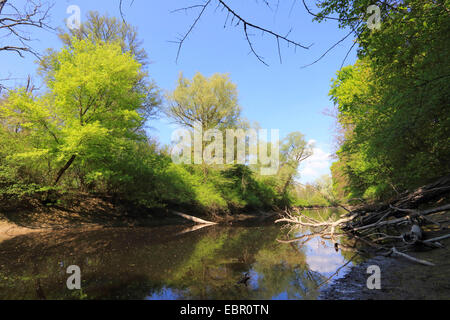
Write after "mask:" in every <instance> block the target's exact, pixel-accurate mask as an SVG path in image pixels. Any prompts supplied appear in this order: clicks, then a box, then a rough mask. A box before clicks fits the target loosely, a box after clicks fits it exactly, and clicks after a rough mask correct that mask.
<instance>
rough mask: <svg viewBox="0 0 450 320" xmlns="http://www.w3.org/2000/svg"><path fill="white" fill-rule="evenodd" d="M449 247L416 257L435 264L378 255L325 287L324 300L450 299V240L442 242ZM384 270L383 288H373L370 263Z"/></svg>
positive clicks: (322, 296)
mask: <svg viewBox="0 0 450 320" xmlns="http://www.w3.org/2000/svg"><path fill="white" fill-rule="evenodd" d="M441 243H442V244H443V245H444V246H445V247H446V248H444V249H436V250H427V251H416V252H413V253H411V255H414V257H415V258H418V259H423V260H427V261H430V262H433V263H434V264H435V266H434V267H431V266H423V265H420V264H416V263H413V262H411V261H408V260H404V259H402V258H400V257H385V256H381V255H380V256H376V257H373V258H371V259H369V260H367V261H366V262H364V263H362V264H359V265H356V266H353V267H352V268H351V269H350V271H349V272H348V273H347V274H346V275H345V276H344V277H342V278H340V279H338V280H336V281H334V282H333V283H332V284H331V286H329V287H328V288H327V289H325V290H324V291H323V292H322V294H321V296H320V299H323V300H448V299H450V278H449V276H448V275H449V274H450V250H448V246H450V239H447V240H444V241H442V242H441ZM374 265H375V266H379V267H380V269H381V289H380V290H369V289H368V288H367V279H368V277H369V276H370V274H368V273H367V268H368V267H369V266H374Z"/></svg>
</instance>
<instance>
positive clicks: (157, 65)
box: [0, 0, 356, 182]
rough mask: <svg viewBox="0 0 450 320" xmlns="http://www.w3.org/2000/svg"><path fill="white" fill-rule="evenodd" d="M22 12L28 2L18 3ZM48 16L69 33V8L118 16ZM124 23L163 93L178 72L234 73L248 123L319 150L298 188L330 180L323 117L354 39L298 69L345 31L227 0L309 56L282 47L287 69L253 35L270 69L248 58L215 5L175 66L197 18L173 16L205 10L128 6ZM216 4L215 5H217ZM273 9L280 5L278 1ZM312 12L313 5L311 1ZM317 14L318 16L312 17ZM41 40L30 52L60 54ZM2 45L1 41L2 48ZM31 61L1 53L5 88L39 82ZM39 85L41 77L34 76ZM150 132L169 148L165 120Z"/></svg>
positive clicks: (105, 8)
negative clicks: (133, 30)
mask: <svg viewBox="0 0 450 320" xmlns="http://www.w3.org/2000/svg"><path fill="white" fill-rule="evenodd" d="M17 2H18V3H19V4H20V3H21V2H23V0H19V1H17ZM55 2H56V3H55V6H54V7H53V9H52V10H51V12H50V13H51V25H53V26H60V27H64V26H65V23H64V19H66V18H67V17H69V14H67V13H66V10H67V8H68V6H69V5H78V6H79V7H80V8H81V12H82V19H83V18H84V16H85V14H86V13H87V12H88V11H90V10H96V11H99V12H100V13H102V14H109V15H110V16H119V10H118V2H119V1H118V0H117V1H116V0H95V1H92V0H90V1H88V0H71V1H68V0H58V1H55ZM124 2H125V6H124V12H125V14H126V18H127V21H128V22H129V23H130V24H132V25H134V26H136V27H137V28H138V31H139V35H140V38H141V39H142V40H143V42H144V47H145V49H146V51H147V52H148V54H149V57H150V60H151V62H152V63H151V65H150V66H149V73H150V76H151V78H153V79H154V80H155V82H156V83H157V85H158V86H159V87H160V88H161V89H162V90H163V91H168V90H173V89H174V88H175V85H176V81H177V78H178V75H179V73H180V72H183V73H184V75H185V76H186V77H192V76H193V75H194V74H195V72H197V71H199V72H201V73H203V74H204V75H207V76H209V75H212V74H213V73H215V72H220V73H229V74H230V76H231V79H232V81H233V82H235V83H236V84H237V87H238V90H239V99H240V105H241V106H242V108H243V114H244V116H245V117H246V118H248V120H250V121H251V122H253V121H256V122H258V123H259V124H260V125H261V127H262V128H265V129H280V134H281V136H285V135H286V134H287V133H289V132H292V131H300V132H302V133H303V134H305V136H306V138H307V139H308V140H314V141H315V142H316V146H317V147H316V150H315V155H314V156H313V158H312V159H310V160H309V161H307V163H305V164H304V165H303V166H302V168H301V182H311V181H313V180H314V179H316V178H317V177H319V176H320V175H322V174H326V173H328V172H329V166H330V164H331V161H332V160H331V159H330V157H329V155H330V154H331V153H332V151H333V124H334V120H333V119H332V118H330V117H329V116H326V115H324V114H323V112H324V110H325V109H327V108H331V107H332V103H331V102H330V100H329V97H328V91H329V88H330V81H331V79H332V78H333V77H334V76H335V74H336V71H337V70H338V69H339V68H340V66H341V63H342V60H343V58H344V57H345V55H346V53H347V50H348V49H349V48H350V47H351V45H352V39H348V40H346V41H344V42H343V43H342V44H340V45H339V46H337V47H336V48H335V49H334V50H333V51H332V52H331V53H330V54H328V55H327V56H326V57H325V58H324V59H322V60H321V61H320V62H318V63H316V64H314V65H312V66H310V67H308V68H301V67H302V66H303V65H306V64H309V63H311V62H312V61H314V60H315V59H317V58H318V57H319V56H320V55H321V54H322V53H323V52H324V51H325V50H326V49H328V47H330V46H331V45H332V44H334V42H336V41H337V40H339V39H341V38H342V37H343V36H344V35H345V34H346V32H347V31H346V30H340V29H338V27H337V24H336V22H334V21H329V22H326V23H321V24H318V23H317V22H312V17H311V16H310V15H309V14H308V13H307V12H306V10H305V9H304V8H303V5H302V3H301V1H296V2H295V5H294V7H293V10H292V12H291V13H290V10H291V6H292V4H293V2H292V1H291V0H280V6H279V8H278V10H276V8H272V9H270V8H267V7H266V6H265V5H264V2H263V1H254V0H229V1H228V3H229V5H230V7H232V8H233V9H235V10H236V12H239V14H240V15H241V16H242V17H244V18H246V19H247V20H248V21H250V22H254V23H255V24H262V25H264V26H266V27H267V28H268V29H271V30H273V31H276V32H279V33H280V34H286V33H287V32H288V31H289V30H290V29H291V28H292V31H291V34H290V37H291V38H293V39H295V40H296V41H298V42H301V43H302V44H305V45H310V44H312V46H311V48H310V49H309V50H303V49H297V50H296V52H294V50H293V48H292V46H291V48H287V46H286V45H285V44H283V43H281V51H282V63H280V61H279V57H278V50H277V43H276V40H275V39H274V38H271V37H270V36H269V35H267V34H266V35H264V36H262V35H261V33H259V32H250V33H251V34H252V35H251V39H252V42H253V44H254V46H255V49H256V50H257V52H258V53H259V54H260V55H261V56H263V57H264V58H265V61H266V62H267V63H268V64H269V67H267V66H265V65H264V64H262V63H261V62H259V61H258V60H257V59H256V57H255V56H254V55H252V54H249V52H250V49H249V47H248V44H247V42H246V40H245V36H244V33H243V32H242V27H233V26H229V25H228V26H227V27H226V28H224V23H225V20H226V13H225V12H222V11H221V9H217V10H215V9H216V6H215V5H213V6H211V7H210V8H209V10H207V11H206V12H205V15H204V16H203V18H202V19H201V20H200V22H199V24H198V25H197V27H196V29H194V31H193V32H192V34H191V35H190V36H189V38H188V39H187V40H186V42H185V44H184V46H183V48H182V50H181V53H180V57H179V60H178V62H176V61H175V60H176V55H177V45H176V44H173V43H171V42H170V41H174V40H176V39H177V38H178V37H179V36H180V35H181V34H183V33H184V32H186V31H187V30H188V28H189V27H190V24H191V23H192V22H193V19H195V17H196V13H197V11H195V10H192V11H187V12H184V11H182V12H178V13H171V11H173V10H175V9H178V8H182V7H186V6H190V5H193V4H199V3H202V2H201V0H199V1H187V0H171V1H162V0H135V1H134V4H133V5H132V6H131V7H130V6H129V4H130V3H131V0H128V1H127V0H124ZM213 2H214V1H213ZM273 3H276V1H273ZM307 3H309V4H310V8H311V9H315V7H314V5H313V3H314V1H312V0H310V1H307ZM315 11H317V10H315ZM31 36H32V38H34V39H36V41H34V43H33V47H34V48H35V49H36V50H38V51H40V52H44V50H45V49H46V48H50V47H51V48H59V47H61V43H60V41H59V40H58V39H57V36H56V34H54V33H52V32H47V31H38V32H36V31H33V33H32V34H31ZM0 42H3V40H0ZM35 60H36V58H35V57H34V56H31V55H28V56H26V57H25V58H23V59H22V58H20V57H18V56H16V55H15V54H13V53H4V52H3V53H0V79H3V78H6V77H8V75H13V77H14V79H16V80H13V81H11V82H9V83H8V85H10V86H13V85H16V84H17V85H19V84H23V83H24V82H25V78H26V76H27V75H28V74H32V75H34V74H35V71H36V65H35V63H34V61H35ZM355 60H356V54H355V52H352V53H351V54H350V55H349V57H348V58H347V61H346V64H352V63H354V62H355ZM34 78H35V79H36V80H38V77H37V76H34ZM150 125H151V126H152V127H153V129H151V130H150V131H149V133H150V134H151V135H152V136H156V137H158V139H159V140H160V141H161V143H163V144H164V143H169V142H170V138H171V134H172V131H173V126H172V125H171V124H170V123H169V122H168V121H167V120H165V119H161V120H158V121H153V122H152V123H150Z"/></svg>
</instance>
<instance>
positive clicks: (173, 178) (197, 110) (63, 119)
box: [0, 12, 328, 214]
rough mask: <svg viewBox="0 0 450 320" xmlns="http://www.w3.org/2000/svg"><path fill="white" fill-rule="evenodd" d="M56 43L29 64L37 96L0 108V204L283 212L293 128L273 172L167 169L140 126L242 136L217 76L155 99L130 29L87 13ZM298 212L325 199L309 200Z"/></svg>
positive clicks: (4, 102)
mask: <svg viewBox="0 0 450 320" xmlns="http://www.w3.org/2000/svg"><path fill="white" fill-rule="evenodd" d="M59 37H60V39H61V41H62V42H63V44H64V46H63V48H62V49H61V50H58V51H56V50H53V49H49V50H48V51H47V52H46V54H45V55H44V56H43V57H42V59H41V60H40V61H39V63H38V71H39V75H40V76H41V78H42V81H43V84H44V86H43V89H37V88H36V87H35V86H34V85H33V83H32V82H31V81H29V82H28V84H27V85H26V86H24V87H17V88H13V89H11V90H8V91H6V92H5V93H4V94H3V95H2V97H1V102H0V195H1V198H2V201H3V202H14V201H18V200H26V199H29V198H36V199H38V200H40V201H41V202H43V203H44V204H47V205H53V204H55V203H59V202H60V199H61V198H62V197H64V198H69V199H70V197H71V195H76V194H78V195H79V194H82V193H89V194H95V195H99V196H102V195H105V196H111V197H113V198H115V199H118V200H120V201H127V202H132V203H134V204H135V205H140V206H144V207H147V208H164V207H183V208H191V209H195V210H201V211H204V212H208V213H219V214H223V213H232V212H237V211H242V210H262V209H269V208H274V207H283V206H289V205H292V204H293V203H295V202H299V201H298V195H299V192H298V189H299V187H298V186H297V187H296V183H295V180H296V179H295V178H296V176H297V175H298V168H299V165H300V163H301V162H302V161H303V160H305V159H306V158H308V157H309V156H310V155H311V154H312V147H313V146H312V145H310V144H308V143H307V142H306V141H305V138H304V136H303V134H301V133H300V132H293V133H291V134H289V135H288V136H287V137H286V138H285V139H284V140H283V141H282V145H281V148H280V157H281V158H280V160H281V164H280V169H279V170H278V172H277V174H276V175H274V176H261V175H260V174H259V173H258V170H257V169H258V165H256V166H250V165H242V164H237V163H230V164H227V165H220V166H219V165H217V166H216V165H200V166H196V165H189V164H176V163H174V162H173V161H172V159H171V154H170V147H169V146H160V144H159V143H158V142H157V141H155V139H154V138H152V137H150V136H149V135H148V133H147V130H146V128H147V127H148V126H149V125H151V121H152V120H153V119H155V118H156V117H160V116H167V117H168V118H170V119H171V120H172V121H173V122H175V123H177V124H178V125H179V126H181V127H184V128H187V129H189V130H193V124H194V122H198V123H200V124H201V126H202V128H203V129H205V130H206V129H210V128H217V129H219V130H223V131H225V130H227V129H243V130H245V129H247V128H249V127H250V125H249V122H248V121H247V120H246V119H244V118H243V117H242V115H241V110H242V107H241V106H240V105H239V99H238V94H237V87H236V85H235V84H234V83H233V82H232V81H231V78H230V77H229V75H224V74H214V75H212V76H210V77H206V76H204V75H202V74H200V73H197V74H196V75H195V76H194V77H193V78H192V79H187V78H185V77H184V76H183V75H182V74H181V75H180V77H179V79H178V84H177V87H176V89H175V90H174V91H172V92H170V93H168V94H163V93H162V90H161V89H160V88H158V86H157V85H156V83H155V81H154V80H152V79H151V78H150V75H149V72H148V68H147V66H148V57H147V53H146V52H145V50H144V49H143V48H142V46H141V42H140V40H139V37H138V35H137V32H136V29H135V28H134V27H132V26H131V25H129V24H126V23H125V22H123V21H121V20H119V19H117V18H111V17H107V16H102V15H100V14H99V13H97V12H90V13H89V14H88V19H87V20H86V22H84V23H83V24H82V26H81V28H80V29H78V30H69V31H66V30H59ZM312 199H313V200H311V201H310V200H304V201H303V202H302V203H303V204H307V205H308V204H315V203H314V202H316V204H323V203H328V202H327V201H326V200H324V198H323V197H320V195H318V196H316V197H315V198H312Z"/></svg>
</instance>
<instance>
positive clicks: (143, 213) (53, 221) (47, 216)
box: [0, 194, 277, 240]
mask: <svg viewBox="0 0 450 320" xmlns="http://www.w3.org/2000/svg"><path fill="white" fill-rule="evenodd" d="M174 211H178V212H180V211H182V212H183V213H186V214H188V215H190V214H192V215H195V216H196V217H199V218H203V219H205V220H210V221H212V222H215V223H222V224H228V225H231V224H241V225H245V224H246V223H255V222H263V221H264V220H268V219H269V220H270V218H271V217H274V216H276V215H277V213H276V212H273V211H272V212H270V211H269V212H257V213H254V214H250V213H241V214H234V215H225V216H218V215H208V216H205V215H202V214H200V213H198V212H195V213H193V212H190V210H189V209H181V208H176V210H172V209H170V208H156V209H152V210H151V209H148V208H145V207H139V206H136V205H133V204H131V203H126V202H120V201H114V199H110V198H107V197H98V196H94V195H90V194H79V195H77V196H76V197H72V198H71V199H70V201H64V202H62V203H61V204H59V205H55V204H54V205H48V206H46V205H43V204H42V203H41V202H40V201H38V200H36V199H31V198H30V199H27V200H24V201H22V202H19V203H14V204H10V205H9V206H3V207H2V208H1V207H0V240H2V239H3V240H5V239H9V238H11V237H13V236H15V235H23V234H28V233H32V232H44V231H51V230H66V229H70V230H71V229H86V228H97V227H106V228H115V227H130V228H133V227H157V226H163V225H192V224H194V223H193V222H192V221H189V220H186V219H184V218H182V217H180V216H177V215H175V214H173V212H174Z"/></svg>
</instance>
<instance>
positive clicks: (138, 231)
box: [0, 209, 362, 300]
mask: <svg viewBox="0 0 450 320" xmlns="http://www.w3.org/2000/svg"><path fill="white" fill-rule="evenodd" d="M316 213H317V212H314V213H313V214H316ZM319 214H320V215H321V216H324V217H329V216H337V215H338V214H339V212H338V211H337V210H336V209H323V210H321V211H320V212H319ZM310 233H311V230H308V229H292V230H291V229H289V228H287V227H286V226H284V227H283V226H281V225H274V224H273V223H266V224H263V225H261V224H260V225H246V226H242V225H237V226H236V225H227V226H221V225H217V226H210V227H205V228H201V229H196V228H189V227H186V226H163V227H153V228H98V229H87V230H67V231H52V232H47V233H39V234H28V235H22V236H18V237H15V238H13V239H10V240H6V241H3V242H1V243H0V300H3V299H139V300H143V299H149V300H158V299H164V300H171V299H201V300H204V299H224V300H233V299H244V300H246V299H249V300H252V299H264V300H272V299H282V300H286V299H289V300H294V299H295V300H299V299H317V298H319V296H320V294H321V291H322V290H323V289H324V288H326V287H327V286H328V285H330V283H332V282H333V281H335V280H336V279H339V278H340V277H342V276H343V275H344V274H345V273H346V272H347V271H348V270H349V268H350V267H351V266H352V265H353V264H354V263H358V261H361V259H362V258H361V257H357V256H355V255H354V253H353V252H351V251H342V250H341V249H340V248H339V247H338V248H337V250H336V247H335V244H334V242H332V241H330V240H328V239H322V238H320V237H316V236H312V237H305V238H303V239H301V240H299V241H296V242H291V243H282V242H280V241H279V240H282V241H283V240H287V239H294V238H298V237H301V236H305V235H308V234H310ZM339 242H345V238H341V239H340V240H339ZM342 247H344V245H343V244H342ZM73 265H75V266H78V267H79V268H80V271H81V290H69V289H68V288H67V285H66V281H67V279H68V277H70V274H67V268H68V267H69V266H73Z"/></svg>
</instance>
